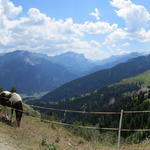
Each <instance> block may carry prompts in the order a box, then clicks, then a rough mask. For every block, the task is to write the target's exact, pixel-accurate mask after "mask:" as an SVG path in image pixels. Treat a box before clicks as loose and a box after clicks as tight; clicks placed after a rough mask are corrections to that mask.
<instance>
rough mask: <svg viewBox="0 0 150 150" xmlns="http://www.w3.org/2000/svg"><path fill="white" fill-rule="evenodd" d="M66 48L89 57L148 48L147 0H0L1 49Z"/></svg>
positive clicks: (42, 50) (149, 20)
mask: <svg viewBox="0 0 150 150" xmlns="http://www.w3.org/2000/svg"><path fill="white" fill-rule="evenodd" d="M14 50H29V51H32V52H38V53H43V54H47V55H49V56H53V55H58V54H61V53H65V52H68V51H72V52H76V53H80V54H84V56H85V57H86V58H88V59H91V60H101V59H105V58H108V57H110V56H112V55H122V54H126V53H131V52H139V53H149V52H150V5H149V2H148V0H0V53H4V52H11V51H14Z"/></svg>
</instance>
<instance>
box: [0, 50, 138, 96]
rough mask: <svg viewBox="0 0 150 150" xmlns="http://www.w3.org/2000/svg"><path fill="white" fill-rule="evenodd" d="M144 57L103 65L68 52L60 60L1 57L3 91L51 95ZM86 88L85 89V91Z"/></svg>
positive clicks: (26, 55)
mask: <svg viewBox="0 0 150 150" xmlns="http://www.w3.org/2000/svg"><path fill="white" fill-rule="evenodd" d="M139 55H141V54H139V53H131V54H126V55H121V56H113V57H111V58H110V59H106V60H102V61H91V60H89V59H87V58H85V57H84V55H83V54H77V53H74V52H67V53H64V54H60V55H56V56H47V55H44V54H40V53H32V52H29V51H23V50H17V51H14V52H10V53H1V54H0V70H1V74H0V87H3V88H4V89H8V90H9V89H10V88H11V87H15V88H16V89H17V90H18V92H19V93H23V94H33V93H40V92H50V91H52V90H54V89H56V88H58V87H60V86H61V85H63V84H65V83H66V82H69V81H71V80H74V79H77V78H79V77H83V76H84V75H87V74H90V73H93V72H94V71H96V70H101V69H103V68H109V67H111V65H112V66H113V65H115V64H119V63H120V62H122V61H127V60H128V58H134V57H137V56H139ZM83 88H84V87H83Z"/></svg>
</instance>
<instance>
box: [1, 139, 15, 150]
mask: <svg viewBox="0 0 150 150" xmlns="http://www.w3.org/2000/svg"><path fill="white" fill-rule="evenodd" d="M0 150H16V149H15V148H13V147H12V146H10V145H9V143H7V142H6V141H4V140H3V139H2V138H1V137H0Z"/></svg>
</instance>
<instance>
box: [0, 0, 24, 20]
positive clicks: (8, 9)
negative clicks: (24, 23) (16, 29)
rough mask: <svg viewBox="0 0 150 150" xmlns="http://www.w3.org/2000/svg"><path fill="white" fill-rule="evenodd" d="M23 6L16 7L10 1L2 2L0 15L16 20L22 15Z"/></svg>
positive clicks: (3, 0)
mask: <svg viewBox="0 0 150 150" xmlns="http://www.w3.org/2000/svg"><path fill="white" fill-rule="evenodd" d="M21 11H22V7H21V6H18V7H16V6H14V4H13V3H12V2H11V1H9V0H0V15H1V16H3V15H4V14H5V16H6V17H8V18H14V17H16V16H17V15H18V14H19V13H21Z"/></svg>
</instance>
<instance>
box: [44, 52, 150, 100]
mask: <svg viewBox="0 0 150 150" xmlns="http://www.w3.org/2000/svg"><path fill="white" fill-rule="evenodd" d="M149 69H150V55H147V56H140V57H137V58H133V59H130V60H129V61H127V62H124V63H121V64H118V65H116V66H114V67H112V68H109V69H104V70H100V71H97V72H94V73H92V74H90V75H87V76H84V77H81V78H78V79H75V80H73V81H70V82H68V83H66V84H64V85H62V86H60V87H58V88H56V89H55V90H53V91H51V92H49V93H48V94H46V95H45V96H43V97H42V98H41V101H59V100H61V99H64V98H69V97H73V96H78V95H81V94H85V93H88V92H91V91H94V90H97V89H100V88H103V87H105V86H106V85H110V84H113V83H115V82H118V81H120V80H122V79H124V78H129V77H133V76H136V75H138V74H140V73H143V72H145V71H147V70H149Z"/></svg>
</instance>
